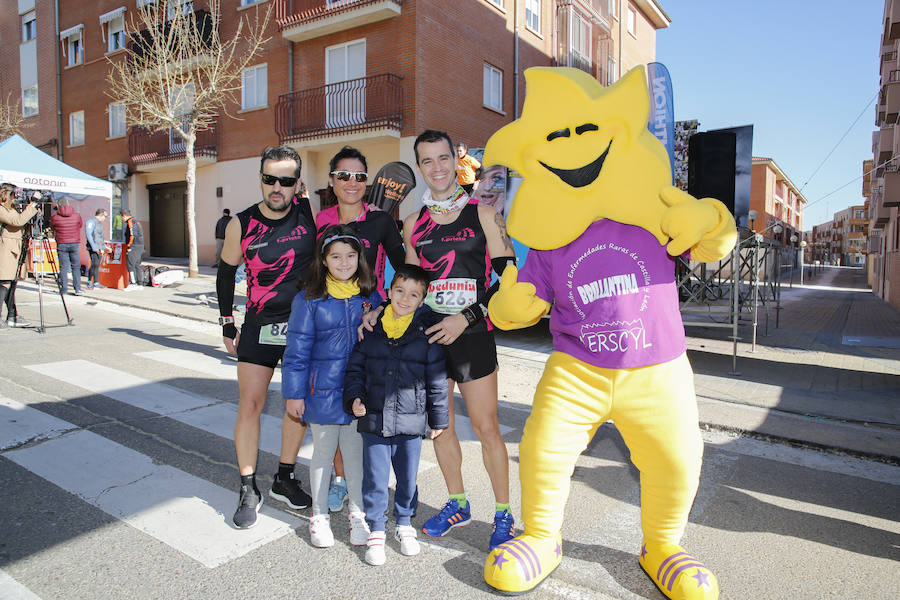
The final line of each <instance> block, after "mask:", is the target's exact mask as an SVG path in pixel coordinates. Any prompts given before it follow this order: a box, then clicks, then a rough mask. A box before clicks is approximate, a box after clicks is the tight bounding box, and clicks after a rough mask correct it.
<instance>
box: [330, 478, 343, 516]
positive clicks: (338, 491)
mask: <svg viewBox="0 0 900 600" xmlns="http://www.w3.org/2000/svg"><path fill="white" fill-rule="evenodd" d="M346 500H347V482H346V481H345V480H344V478H343V477H340V476H337V475H336V476H335V478H334V481H332V482H331V487H329V488H328V510H329V511H330V512H339V511H340V510H341V509H342V508H344V502H345V501H346Z"/></svg>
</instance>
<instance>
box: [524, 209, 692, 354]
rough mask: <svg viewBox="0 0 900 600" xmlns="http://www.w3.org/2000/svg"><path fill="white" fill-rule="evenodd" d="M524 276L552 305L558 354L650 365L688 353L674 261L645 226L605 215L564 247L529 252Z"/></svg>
mask: <svg viewBox="0 0 900 600" xmlns="http://www.w3.org/2000/svg"><path fill="white" fill-rule="evenodd" d="M518 280H519V281H524V282H530V283H533V284H534V286H535V288H536V289H537V295H538V297H540V298H541V299H543V300H546V301H547V302H550V303H553V308H552V310H551V311H550V317H551V318H550V329H551V331H552V332H553V346H554V348H555V349H556V350H557V351H559V352H565V353H567V354H571V355H572V356H574V357H575V358H578V359H579V360H582V361H584V362H586V363H589V364H592V365H594V366H597V367H605V368H610V369H621V368H633V367H646V366H649V365H655V364H659V363H663V362H667V361H670V360H672V359H674V358H676V357H677V356H679V355H680V354H681V353H682V352H684V351H685V342H684V326H683V325H682V322H681V314H680V312H679V309H678V293H677V290H676V287H675V261H674V259H673V258H672V257H671V256H669V255H668V253H667V252H666V248H665V246H661V245H660V244H659V242H658V241H657V239H656V238H655V237H654V236H653V235H652V234H651V233H650V232H648V231H647V230H645V229H642V228H640V227H635V226H633V225H623V224H622V223H617V222H615V221H609V220H606V219H604V220H600V221H595V222H594V223H592V224H591V226H590V227H588V228H587V230H586V231H585V232H584V233H583V234H581V236H580V237H579V238H578V239H576V240H575V241H573V242H572V243H571V244H568V245H566V246H564V247H562V248H557V249H554V250H531V251H529V253H528V258H527V259H526V261H525V266H524V267H522V270H521V271H520V273H519V279H518Z"/></svg>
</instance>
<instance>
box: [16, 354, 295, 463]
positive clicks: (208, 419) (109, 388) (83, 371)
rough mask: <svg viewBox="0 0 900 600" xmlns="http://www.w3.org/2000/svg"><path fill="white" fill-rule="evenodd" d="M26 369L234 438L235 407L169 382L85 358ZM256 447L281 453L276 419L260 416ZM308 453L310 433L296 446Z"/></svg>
mask: <svg viewBox="0 0 900 600" xmlns="http://www.w3.org/2000/svg"><path fill="white" fill-rule="evenodd" d="M26 368H27V369H30V370H32V371H35V372H37V373H40V374H42V375H46V376H47V377H52V378H53V379H57V380H59V381H63V382H65V383H69V384H72V385H75V386H77V387H80V388H82V389H85V390H88V391H89V392H93V393H95V394H102V395H104V396H107V397H109V398H112V399H114V400H118V401H119V402H123V403H125V404H128V405H130V406H134V407H136V408H141V409H143V410H147V411H150V412H154V413H156V414H160V415H164V416H167V417H170V418H172V419H175V420H176V421H179V422H180V423H184V424H185V425H190V426H191V427H196V428H197V429H200V430H203V431H206V432H207V433H212V434H213V435H217V436H220V437H223V438H225V439H229V440H233V439H234V423H235V421H236V420H237V406H235V405H234V404H232V403H230V402H223V401H220V400H216V399H214V398H208V397H205V396H200V395H197V394H191V393H189V392H184V391H182V390H180V389H178V388H176V387H173V386H171V385H166V384H164V383H157V382H153V381H150V380H147V379H143V378H141V377H138V376H136V375H132V374H130V373H126V372H125V371H120V370H118V369H112V368H110V367H106V366H103V365H99V364H96V363H93V362H91V361H87V360H81V359H79V360H67V361H60V362H55V363H43V364H39V365H28V366H27V367H26ZM259 448H260V450H263V451H265V452H269V453H270V454H274V455H275V456H279V455H280V454H281V419H280V418H278V417H273V416H271V415H267V414H263V415H261V416H260V436H259ZM311 456H312V436H307V437H306V440H304V443H303V446H302V447H301V448H300V454H299V458H300V461H301V462H304V463H306V464H309V459H310V457H311Z"/></svg>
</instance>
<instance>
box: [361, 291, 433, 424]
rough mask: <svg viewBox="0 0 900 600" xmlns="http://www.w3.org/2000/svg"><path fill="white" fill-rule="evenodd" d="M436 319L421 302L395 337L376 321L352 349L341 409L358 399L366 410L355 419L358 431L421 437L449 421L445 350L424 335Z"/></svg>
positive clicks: (379, 321)
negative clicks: (373, 326) (405, 328)
mask: <svg viewBox="0 0 900 600" xmlns="http://www.w3.org/2000/svg"><path fill="white" fill-rule="evenodd" d="M439 319H440V317H439V316H438V315H436V314H435V313H433V312H432V311H431V309H429V308H428V307H427V306H422V307H420V308H419V309H418V310H417V311H416V314H415V315H413V320H412V322H411V323H410V324H409V327H408V328H407V330H406V331H405V332H404V334H403V335H402V336H400V338H398V339H390V338H388V337H387V335H386V334H385V333H384V327H382V324H381V320H380V319H379V320H378V323H377V324H376V325H375V330H374V331H372V332H366V334H365V337H364V338H363V340H362V341H361V342H359V343H358V344H357V345H356V348H354V349H353V353H352V354H351V355H350V360H349V361H347V374H346V377H345V379H344V410H345V411H347V412H348V413H349V414H352V413H353V409H352V406H353V400H354V399H355V398H360V399H362V401H363V404H365V405H366V414H365V416H363V417H360V419H359V422H358V423H357V428H358V430H359V432H360V433H374V434H377V435H380V436H382V437H392V436H395V435H422V436H424V435H426V434H427V433H428V429H429V427H430V428H431V429H446V428H447V426H448V425H449V424H450V415H449V413H448V412H447V368H446V366H445V362H444V348H443V347H442V346H441V345H440V344H429V343H428V336H426V335H425V330H426V329H428V328H429V327H430V326H431V325H433V324H434V323H435V322H437V321H438V320H439Z"/></svg>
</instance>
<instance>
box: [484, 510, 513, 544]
mask: <svg viewBox="0 0 900 600" xmlns="http://www.w3.org/2000/svg"><path fill="white" fill-rule="evenodd" d="M515 524H516V520H515V519H513V516H512V514H511V513H510V512H509V511H508V510H498V511H497V512H496V513H495V514H494V531H493V532H492V533H491V541H490V550H493V549H494V548H496V547H497V546H499V545H500V544H503V543H504V542H508V541H509V540H511V539H513V538H514V537H515V535H514V534H513V526H514V525H515ZM490 550H489V551H490Z"/></svg>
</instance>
